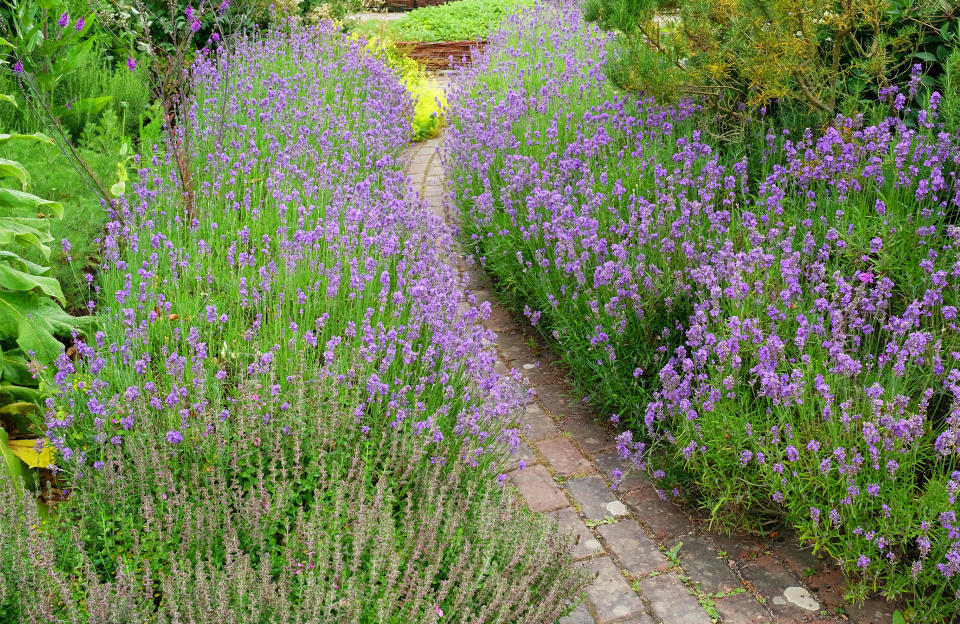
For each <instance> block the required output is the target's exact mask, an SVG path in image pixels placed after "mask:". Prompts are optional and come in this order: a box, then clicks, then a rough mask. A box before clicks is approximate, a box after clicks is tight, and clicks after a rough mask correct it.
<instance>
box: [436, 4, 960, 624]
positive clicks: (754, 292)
mask: <svg viewBox="0 0 960 624" xmlns="http://www.w3.org/2000/svg"><path fill="white" fill-rule="evenodd" d="M606 42H607V37H606V36H605V35H603V34H600V33H598V32H597V31H595V30H593V29H592V28H591V27H590V26H587V25H584V24H583V23H582V20H581V19H580V17H579V15H578V14H577V12H576V11H575V10H570V9H563V10H558V9H554V8H547V7H541V8H540V9H538V10H537V11H536V12H534V13H531V14H528V15H526V16H524V17H521V18H517V19H515V20H514V21H513V23H512V25H511V27H510V28H508V29H505V30H504V31H503V32H501V33H500V34H499V35H498V36H497V37H496V38H494V39H493V40H492V42H491V47H490V49H489V51H488V52H487V53H486V55H485V57H484V58H483V60H482V61H481V62H480V63H479V64H477V65H476V66H474V67H473V68H470V69H466V70H464V71H463V72H462V74H461V76H460V81H459V85H460V86H459V88H458V89H457V90H455V92H454V93H453V94H452V95H451V97H450V102H451V112H450V116H451V119H452V126H453V127H452V129H451V137H450V140H449V141H448V151H447V153H446V156H445V158H446V163H447V167H448V171H449V173H450V175H451V177H452V179H453V180H454V181H455V184H456V187H457V200H458V202H459V204H460V206H461V207H462V211H463V219H464V225H463V227H464V236H465V240H466V241H467V242H468V244H469V245H470V246H471V247H472V249H473V251H474V254H475V256H476V257H477V258H478V260H479V262H481V263H482V264H483V265H485V266H486V268H487V270H488V271H489V272H491V274H492V275H493V276H494V279H495V280H496V282H497V285H498V288H499V289H500V291H501V293H502V294H503V295H504V296H505V297H506V298H507V300H508V301H510V302H511V303H512V304H513V305H514V307H515V308H516V309H517V310H518V311H522V312H523V313H524V314H526V315H527V316H528V317H529V318H530V321H531V322H532V323H533V324H534V325H535V326H537V327H538V328H539V329H540V331H541V332H542V333H543V334H544V335H545V337H546V338H547V339H548V340H550V341H552V343H553V344H554V346H555V347H556V348H557V350H558V351H559V352H560V354H561V355H563V356H564V358H565V359H566V361H567V362H568V364H569V365H570V367H571V369H572V371H573V373H574V374H575V376H576V378H577V380H578V381H579V382H580V386H581V388H583V389H584V391H585V393H586V394H587V395H588V397H589V398H590V399H592V400H593V402H594V403H595V404H596V405H597V406H598V407H600V408H601V409H606V410H608V412H612V413H613V416H612V419H613V420H615V421H621V422H623V423H624V424H626V425H627V426H628V427H629V429H630V430H628V431H626V432H624V433H623V434H622V435H621V437H620V439H619V442H620V450H621V452H622V453H623V454H624V455H633V456H634V457H635V458H636V459H637V461H638V462H639V463H641V464H643V463H644V462H645V461H647V456H648V453H647V451H648V450H649V443H650V442H651V441H654V442H655V443H656V445H655V446H656V447H657V448H660V449H665V450H666V451H667V453H668V454H669V455H670V456H671V457H672V458H675V459H674V460H673V461H675V462H676V465H677V466H678V467H679V471H676V470H675V471H671V474H667V471H666V470H665V468H666V467H667V466H668V464H669V462H661V461H660V460H658V462H657V465H656V466H654V465H651V466H649V469H650V471H651V472H652V473H653V474H654V476H655V477H657V478H659V479H661V482H662V494H663V495H664V496H669V495H671V492H672V493H673V494H674V495H679V494H680V493H681V492H680V489H679V488H680V485H681V483H680V482H681V480H682V481H684V482H686V483H688V484H690V485H694V484H695V486H696V490H697V492H696V493H697V496H698V497H699V501H700V503H701V504H703V505H705V506H706V507H708V508H709V509H711V510H712V512H713V513H714V514H715V516H716V517H717V518H719V519H725V520H728V521H729V520H735V521H737V522H738V523H739V522H743V521H751V519H756V518H757V517H758V516H761V515H764V514H771V513H772V514H776V515H778V516H781V517H783V518H785V519H786V521H787V522H789V523H790V524H792V525H794V526H796V527H797V528H798V529H799V532H800V535H801V536H802V537H803V538H804V539H807V540H809V541H811V542H812V543H813V544H814V545H815V546H817V547H818V548H822V549H824V550H825V551H826V552H827V553H829V554H830V555H832V556H833V557H834V558H836V559H837V560H838V561H839V562H840V563H841V564H842V565H843V567H844V569H845V570H846V571H847V572H848V573H850V574H851V576H852V577H853V578H854V579H856V584H855V585H854V586H853V587H852V589H851V594H852V595H853V597H862V596H863V595H864V594H865V593H867V592H868V591H869V590H874V589H879V590H882V591H884V592H886V593H888V594H891V595H898V594H902V593H904V592H909V593H910V594H911V595H912V596H913V597H914V599H915V602H914V605H915V614H916V616H917V617H918V618H919V619H921V620H923V621H937V620H938V619H942V618H944V617H948V616H949V615H950V614H951V613H952V611H953V608H954V607H953V605H954V604H955V601H956V600H957V599H958V598H960V593H958V592H960V585H958V579H960V568H958V565H960V533H958V531H960V525H958V523H957V513H958V511H960V508H958V506H960V504H958V501H957V498H956V494H957V491H958V489H960V471H958V470H957V469H958V461H957V450H958V446H957V440H958V435H960V419H958V416H957V414H958V413H960V408H958V405H960V403H958V397H960V394H958V391H957V379H958V376H960V371H958V364H957V361H958V360H960V340H958V335H957V331H956V330H957V328H956V318H955V317H956V314H957V313H956V306H957V285H958V284H957V276H958V275H960V270H958V268H957V267H958V266H960V265H958V257H957V251H956V241H957V229H956V225H955V224H956V215H957V210H958V206H960V194H958V191H957V185H956V171H957V168H958V164H960V147H958V142H957V138H956V136H954V134H952V133H951V128H949V127H946V126H944V125H942V124H941V123H940V122H939V120H938V117H937V107H938V104H939V97H938V96H936V95H935V96H934V97H932V98H931V101H930V106H929V107H928V108H926V109H924V110H919V111H918V110H911V106H912V98H913V96H914V95H915V94H916V93H917V87H918V85H919V83H920V77H921V72H920V69H921V68H919V67H916V68H914V79H913V81H912V82H911V83H910V85H908V88H907V89H906V90H905V92H904V93H899V92H898V90H897V89H896V88H891V89H889V90H887V91H885V92H884V94H883V97H884V98H885V99H886V101H887V102H888V103H889V106H890V110H891V115H890V117H889V119H887V120H886V121H885V122H883V123H882V124H879V125H877V126H865V125H864V124H863V123H862V120H861V119H859V118H856V117H855V118H843V117H839V118H837V119H836V120H835V121H834V123H832V124H831V126H830V127H828V128H827V129H826V130H824V131H822V132H821V131H817V132H814V131H810V130H808V131H806V132H805V133H803V134H802V135H800V136H793V135H791V134H790V133H785V132H782V131H778V130H777V129H775V128H771V127H766V126H761V125H758V126H756V129H757V132H756V135H755V137H754V138H753V140H752V141H751V142H750V143H749V145H747V146H745V148H744V150H743V151H742V152H740V153H731V151H730V150H729V149H726V150H724V151H722V152H721V151H718V149H717V148H716V147H714V146H713V145H711V144H710V143H709V142H708V141H706V140H705V139H704V137H703V136H701V134H700V133H699V132H698V131H697V130H696V125H695V123H694V118H695V115H696V114H697V107H696V106H695V105H694V104H693V103H689V102H685V103H683V104H681V105H679V106H675V107H662V106H659V105H657V103H656V102H653V101H650V100H640V99H633V98H626V97H623V96H620V95H617V94H615V93H613V92H611V90H610V89H609V87H607V85H606V83H605V82H604V79H603V68H604V64H605V62H606V56H605V54H606V53H605V50H606ZM908 115H911V116H916V119H918V121H919V129H911V127H908V125H907V124H905V123H904V122H903V119H904V118H905V117H907V116H908ZM637 433H639V434H640V435H635V434H637ZM687 493H688V494H689V492H687Z"/></svg>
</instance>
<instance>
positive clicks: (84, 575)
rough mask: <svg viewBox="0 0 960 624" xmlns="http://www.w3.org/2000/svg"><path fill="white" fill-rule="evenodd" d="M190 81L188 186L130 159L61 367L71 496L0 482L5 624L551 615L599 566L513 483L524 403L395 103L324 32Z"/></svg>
mask: <svg viewBox="0 0 960 624" xmlns="http://www.w3.org/2000/svg"><path fill="white" fill-rule="evenodd" d="M191 81H192V82H191V87H192V88H191V94H192V95H191V98H190V100H189V101H188V103H187V106H186V108H185V109H184V110H185V112H184V117H183V119H182V120H180V122H179V123H178V124H177V126H176V128H177V132H179V133H180V134H181V136H183V135H184V134H185V133H187V132H190V133H191V140H190V141H189V145H190V146H191V149H192V150H193V151H192V152H191V153H190V162H189V165H190V171H191V174H192V175H191V177H190V180H192V186H191V187H190V188H189V189H187V188H185V186H184V181H183V178H182V177H181V176H180V175H179V173H178V172H180V171H181V164H180V163H177V162H175V160H176V157H175V156H172V155H170V153H169V152H166V151H163V150H158V151H156V152H155V153H153V154H144V155H143V156H142V157H141V158H138V159H137V162H136V167H137V168H138V174H137V177H136V180H137V181H136V182H135V183H133V184H132V185H131V186H132V188H131V190H130V192H129V193H127V194H126V195H124V196H123V197H122V198H121V199H120V200H119V201H118V203H117V204H116V206H115V207H114V208H113V209H112V210H111V212H110V220H109V222H108V223H107V226H106V233H105V236H104V241H103V248H104V254H103V262H102V264H101V266H100V269H99V273H98V277H97V281H96V285H95V286H96V292H97V294H98V299H97V301H98V303H97V306H96V314H95V321H96V323H97V327H96V331H95V332H92V335H91V336H90V337H89V338H88V339H87V340H78V341H77V342H76V343H75V345H74V348H75V353H71V354H69V355H68V354H67V353H64V354H62V355H61V356H60V357H59V358H58V359H57V361H56V363H55V365H54V366H52V367H51V369H50V370H49V371H48V379H49V382H50V383H51V384H52V385H53V386H54V388H55V396H53V397H51V398H50V399H48V400H47V401H46V402H45V413H44V418H43V421H42V422H40V423H37V424H38V425H42V426H43V427H45V429H46V431H47V437H48V439H49V440H50V444H51V445H52V447H53V449H54V451H55V457H56V463H57V468H58V472H59V475H58V477H59V479H60V483H61V484H62V485H63V486H64V487H65V488H67V489H69V491H70V494H69V496H67V497H66V498H65V500H62V501H60V502H58V503H57V504H56V505H55V506H54V508H53V511H54V514H53V515H52V516H50V517H49V518H47V519H45V520H41V513H40V512H41V509H39V508H38V507H37V505H36V503H35V501H34V500H33V499H32V498H31V497H28V496H24V495H22V494H19V493H17V491H16V488H15V487H14V486H13V484H11V483H10V482H9V481H8V480H6V479H3V480H2V481H0V521H2V522H3V525H4V527H7V528H6V529H5V530H4V531H3V533H2V535H0V561H2V566H0V570H3V573H2V575H0V619H2V620H4V621H29V622H63V621H68V622H107V621H109V622H125V621H129V622H178V621H214V620H217V621H233V622H267V621H268V622H331V621H336V622H397V623H400V622H431V621H441V618H442V621H448V620H450V621H457V622H467V621H469V622H516V621H524V622H553V621H555V620H556V619H557V618H558V616H559V615H560V614H561V613H562V611H563V610H564V609H565V608H566V605H567V604H569V602H570V600H571V599H573V598H575V597H576V595H577V594H578V593H579V590H580V589H581V588H582V587H583V585H584V581H585V579H584V575H583V574H582V573H580V572H575V571H574V569H573V567H572V566H570V565H567V564H568V563H569V560H570V555H569V552H570V547H571V545H570V544H569V543H568V542H567V541H566V540H564V539H561V538H557V537H554V536H553V535H552V533H551V531H550V529H551V528H552V527H551V526H550V524H549V522H548V521H547V520H545V519H541V518H539V517H537V516H533V515H531V514H529V512H527V511H526V510H525V509H524V508H523V507H522V505H521V504H519V502H518V501H517V500H516V499H515V498H514V494H512V490H510V489H509V488H505V487H503V485H502V483H503V481H504V478H503V476H502V475H499V469H500V467H501V466H502V462H503V460H504V457H505V455H506V454H507V451H508V449H509V447H510V446H511V445H513V444H515V442H516V436H517V429H516V413H517V409H518V407H519V406H521V405H522V404H523V402H524V401H525V400H526V395H525V393H524V392H523V391H522V390H520V389H519V386H518V385H517V384H516V383H515V380H512V379H510V378H509V377H503V376H500V375H498V374H497V373H496V372H495V371H494V366H493V365H494V361H495V354H494V352H493V351H492V350H491V349H489V348H487V347H486V346H484V345H485V341H487V340H489V338H490V336H489V335H488V334H487V332H486V330H484V329H482V327H481V326H480V325H479V324H478V323H477V320H478V319H479V318H480V317H481V316H482V315H483V313H484V310H483V309H477V308H474V307H472V306H470V305H469V304H468V303H467V302H466V300H465V296H464V290H463V278H462V277H461V276H460V275H459V273H458V271H457V269H456V266H455V264H454V263H453V260H452V256H453V244H454V242H453V240H452V239H451V237H450V234H449V231H448V230H447V229H446V228H445V227H444V226H443V224H442V222H441V221H440V220H439V218H438V217H436V216H432V215H431V214H430V213H429V211H428V210H427V209H426V206H425V205H423V203H422V202H421V201H420V200H419V199H418V198H417V197H416V196H415V195H413V194H412V191H411V190H410V189H409V187H408V185H407V180H406V179H405V177H404V175H403V172H402V170H401V162H400V160H399V158H398V156H399V154H400V152H401V150H402V149H403V147H404V146H405V144H407V142H408V139H409V136H410V129H409V123H410V122H409V116H410V115H411V113H412V105H413V102H412V101H411V100H410V98H409V97H408V95H407V94H406V92H405V90H404V88H403V86H402V85H401V84H400V83H399V82H398V81H397V79H396V77H395V76H394V74H393V73H392V72H391V71H390V70H389V69H388V68H387V67H386V66H385V65H384V64H383V63H382V61H381V60H380V59H379V58H377V57H375V56H374V55H371V54H369V53H367V52H365V51H364V50H363V48H362V44H361V43H359V42H357V41H352V40H350V39H348V38H347V37H344V36H343V35H341V34H340V33H339V32H337V31H336V30H335V29H334V27H333V26H331V25H322V26H319V27H317V28H313V29H306V30H301V31H295V32H290V31H284V32H274V33H272V34H268V35H264V36H261V37H259V38H256V39H241V40H239V41H238V42H237V43H236V44H235V47H232V46H231V47H230V48H229V49H225V50H223V51H221V52H219V53H211V54H210V55H208V56H206V57H205V58H203V59H201V60H200V61H199V62H198V63H196V64H195V65H194V66H193V68H192V79H191ZM185 143H187V142H186V141H185ZM11 528H12V529H11ZM7 571H10V572H9V573H8V572H7Z"/></svg>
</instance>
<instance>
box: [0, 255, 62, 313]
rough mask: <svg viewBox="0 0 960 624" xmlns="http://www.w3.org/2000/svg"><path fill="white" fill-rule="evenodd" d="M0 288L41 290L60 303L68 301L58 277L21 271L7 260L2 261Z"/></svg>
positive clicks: (0, 264)
mask: <svg viewBox="0 0 960 624" xmlns="http://www.w3.org/2000/svg"><path fill="white" fill-rule="evenodd" d="M0 288H6V289H7V290H12V291H31V290H39V291H40V292H42V293H43V294H45V295H47V296H50V297H53V298H54V299H56V300H57V301H59V302H60V303H63V304H65V303H66V299H64V297H63V290H62V289H61V288H60V282H58V281H57V279H56V278H54V277H44V276H40V275H31V274H30V273H29V272H27V271H21V270H20V269H18V268H17V267H15V266H12V265H10V264H7V263H5V262H0Z"/></svg>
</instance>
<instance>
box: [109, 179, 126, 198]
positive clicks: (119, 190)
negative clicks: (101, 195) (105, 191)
mask: <svg viewBox="0 0 960 624" xmlns="http://www.w3.org/2000/svg"><path fill="white" fill-rule="evenodd" d="M126 191H127V183H126V182H123V181H122V180H121V181H120V182H115V183H114V184H112V185H111V186H110V194H111V195H113V196H114V197H120V196H122V195H123V194H124V193H125V192H126Z"/></svg>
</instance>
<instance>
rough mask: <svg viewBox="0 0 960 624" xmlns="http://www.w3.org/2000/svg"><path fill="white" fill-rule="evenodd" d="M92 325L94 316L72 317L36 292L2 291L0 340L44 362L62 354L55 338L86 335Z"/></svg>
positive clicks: (0, 300) (60, 345) (61, 347)
mask: <svg viewBox="0 0 960 624" xmlns="http://www.w3.org/2000/svg"><path fill="white" fill-rule="evenodd" d="M93 323H94V320H93V317H72V316H70V315H69V314H67V313H66V312H64V310H63V308H61V307H60V306H59V305H57V303H56V302H55V301H54V300H53V299H50V298H49V297H46V296H42V295H40V294H39V293H37V292H36V291H30V292H24V291H18V292H3V291H0V340H12V341H14V342H15V343H16V344H17V346H18V347H20V349H22V350H23V352H24V353H27V354H31V353H32V357H34V358H36V359H38V360H40V361H41V362H52V361H53V360H55V359H56V358H57V356H58V355H60V353H62V352H63V345H62V344H61V343H60V341H59V340H57V338H56V336H64V337H67V336H70V334H71V332H74V331H76V332H78V333H80V334H85V333H86V332H85V329H86V328H89V327H91V326H92V325H93Z"/></svg>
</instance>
